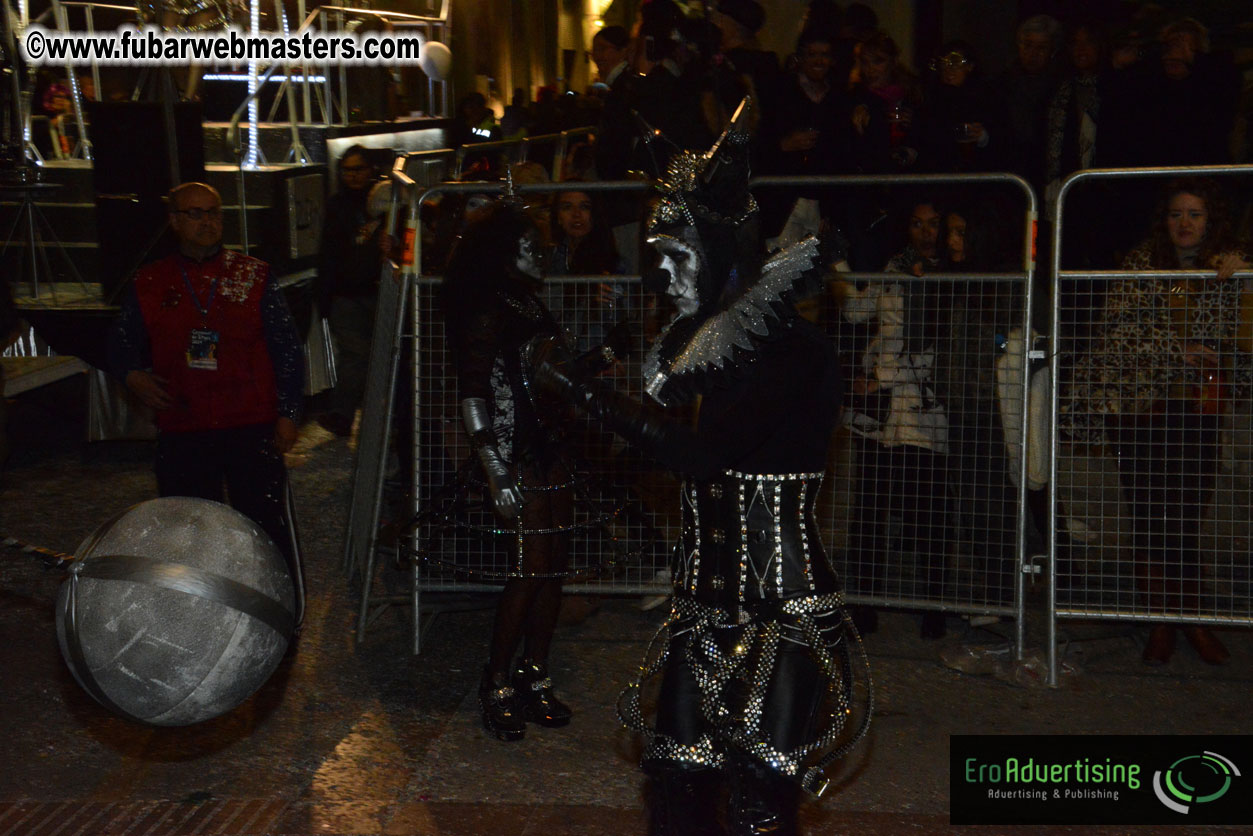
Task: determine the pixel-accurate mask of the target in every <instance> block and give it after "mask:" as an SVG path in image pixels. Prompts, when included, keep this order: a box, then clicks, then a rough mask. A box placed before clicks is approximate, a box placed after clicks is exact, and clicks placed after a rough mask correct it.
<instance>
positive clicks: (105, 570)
mask: <svg viewBox="0 0 1253 836" xmlns="http://www.w3.org/2000/svg"><path fill="white" fill-rule="evenodd" d="M71 574H72V578H71V583H77V579H78V578H80V577H83V578H96V579H97V580H106V581H130V582H132V583H138V584H146V585H148V586H156V587H160V588H162V589H172V590H174V591H175V592H184V593H186V594H188V595H195V596H196V597H197V598H203V599H204V600H206V601H213V602H214V603H218V604H222V605H223V606H227V607H230V608H231V609H234V610H238V611H239V612H241V613H244V614H245V615H250V616H252V617H253V618H255V619H257V620H258V621H260V622H262V623H263V624H266V625H268V626H269V627H271V628H272V629H274V630H275V632H277V633H278V634H279V635H281V636H283V637H284V638H290V637H291V634H292V630H293V629H294V628H295V625H296V620H295V616H294V615H293V613H292V612H291V610H289V609H288V608H287V607H285V606H283V605H282V604H281V603H279V602H278V601H275V600H274V599H273V598H271V597H270V596H268V595H266V594H265V593H263V592H259V591H258V590H255V589H253V588H252V587H250V586H248V585H246V584H242V583H240V582H239V581H236V580H232V579H230V578H225V577H222V576H221V575H218V574H215V573H213V572H206V571H204V570H203V569H196V568H194V567H191V566H184V565H183V564H181V563H170V562H168V561H165V560H160V559H157V558H152V557H140V556H139V555H130V554H127V555H117V554H110V555H92V556H91V557H90V558H88V559H86V560H83V561H81V562H80V563H78V564H76V565H75V566H74V568H73V569H72V570H71Z"/></svg>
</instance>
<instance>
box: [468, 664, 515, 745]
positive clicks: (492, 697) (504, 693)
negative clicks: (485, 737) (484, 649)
mask: <svg viewBox="0 0 1253 836" xmlns="http://www.w3.org/2000/svg"><path fill="white" fill-rule="evenodd" d="M479 710H480V711H481V712H482V714H483V727H484V728H486V729H487V730H488V731H489V732H491V733H492V734H494V735H495V736H496V737H497V739H499V740H521V739H522V736H523V735H524V734H526V720H525V719H524V718H523V716H522V701H521V700H520V699H519V698H518V692H517V691H515V690H514V689H513V687H512V686H511V685H510V684H509V681H508V680H507V679H506V678H505V677H504V676H495V677H493V676H492V673H491V671H489V670H487V669H486V668H485V669H484V670H483V681H482V682H480V683H479Z"/></svg>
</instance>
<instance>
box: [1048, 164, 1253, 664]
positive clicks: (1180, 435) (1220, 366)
mask: <svg viewBox="0 0 1253 836" xmlns="http://www.w3.org/2000/svg"><path fill="white" fill-rule="evenodd" d="M1249 266H1250V265H1249V256H1248V253H1247V251H1246V250H1244V249H1242V248H1240V247H1239V246H1237V245H1236V243H1235V242H1234V240H1233V238H1232V233H1231V225H1230V221H1229V220H1228V217H1227V214H1226V207H1225V202H1224V201H1223V199H1222V195H1221V192H1220V191H1219V189H1218V187H1217V186H1216V185H1215V184H1214V183H1213V182H1211V181H1208V180H1202V179H1184V180H1176V181H1173V182H1171V183H1170V184H1168V186H1167V188H1166V189H1165V191H1164V192H1163V199H1162V201H1161V204H1160V205H1159V207H1158V210H1157V221H1156V222H1155V224H1154V226H1153V229H1152V232H1151V233H1150V235H1149V238H1148V239H1147V240H1146V241H1144V242H1143V243H1142V244H1140V246H1138V247H1136V248H1135V249H1134V250H1132V251H1131V252H1130V253H1128V254H1127V257H1126V258H1125V259H1124V260H1123V263H1122V267H1123V269H1125V270H1146V271H1147V270H1191V271H1197V270H1204V271H1210V270H1212V271H1214V272H1213V273H1212V274H1211V275H1209V276H1207V277H1203V278H1185V277H1172V276H1170V275H1169V274H1166V275H1155V276H1143V277H1141V276H1136V277H1133V278H1126V279H1121V280H1119V281H1117V282H1115V283H1114V284H1113V286H1112V287H1111V289H1110V291H1109V294H1108V296H1107V298H1106V301H1105V305H1104V310H1103V313H1102V317H1101V320H1100V322H1099V323H1098V325H1097V328H1096V333H1095V335H1094V338H1093V340H1092V349H1091V351H1090V352H1089V353H1088V354H1087V355H1086V356H1085V357H1082V358H1080V359H1079V361H1078V362H1077V363H1076V370H1075V380H1074V382H1073V385H1072V387H1071V389H1070V394H1069V397H1068V398H1066V399H1065V403H1064V405H1063V413H1064V414H1063V416H1062V420H1063V426H1064V427H1065V428H1066V429H1067V430H1068V433H1069V435H1070V436H1071V439H1072V440H1073V441H1075V442H1077V443H1080V444H1084V443H1087V444H1102V443H1108V444H1111V445H1112V446H1113V447H1114V448H1115V451H1116V453H1117V455H1118V458H1119V470H1120V481H1121V482H1122V486H1123V490H1124V494H1125V497H1126V500H1127V503H1128V505H1129V507H1130V510H1131V517H1132V518H1131V524H1132V530H1133V532H1134V548H1135V553H1134V561H1135V570H1136V579H1137V582H1138V585H1139V588H1140V590H1141V591H1142V592H1143V593H1146V600H1145V603H1146V605H1147V610H1146V611H1147V613H1149V614H1153V615H1166V614H1169V615H1172V616H1176V615H1177V616H1180V617H1182V618H1187V617H1189V616H1197V615H1200V614H1201V613H1202V611H1203V608H1202V601H1201V594H1200V563H1201V551H1200V531H1201V524H1202V521H1203V517H1204V514H1205V511H1206V509H1207V508H1208V506H1209V504H1210V501H1211V498H1212V495H1213V490H1214V481H1215V479H1214V477H1215V474H1216V473H1217V471H1218V448H1219V439H1218V434H1219V427H1220V424H1221V422H1222V419H1223V415H1224V414H1225V413H1226V412H1228V411H1229V402H1230V400H1231V399H1232V395H1233V394H1235V393H1236V391H1237V390H1238V391H1241V392H1246V391H1247V389H1248V384H1249V382H1250V380H1253V355H1251V354H1250V349H1251V348H1253V339H1251V336H1253V334H1251V333H1250V324H1249V323H1248V322H1247V321H1242V319H1246V317H1242V315H1241V309H1242V303H1245V307H1247V302H1248V298H1247V297H1246V295H1245V293H1244V290H1243V280H1241V279H1238V278H1235V276H1234V274H1235V273H1236V272H1237V271H1240V270H1248V269H1249ZM1175 633H1176V627H1175V625H1174V624H1167V623H1160V622H1159V623H1158V624H1156V625H1155V626H1154V627H1153V629H1152V631H1151V632H1150V635H1149V641H1148V643H1147V645H1146V647H1145V650H1144V661H1145V663H1147V664H1150V665H1160V664H1164V663H1165V662H1167V661H1168V660H1169V659H1170V656H1171V654H1172V652H1173V650H1174V642H1175ZM1184 635H1185V636H1186V637H1187V639H1188V641H1189V642H1190V643H1191V644H1192V646H1193V647H1194V648H1195V649H1196V651H1197V652H1198V654H1200V656H1201V658H1202V659H1203V660H1204V661H1206V662H1208V663H1210V664H1222V663H1224V662H1226V661H1227V659H1228V658H1229V654H1228V652H1227V649H1226V648H1225V647H1223V645H1222V643H1221V642H1220V641H1219V640H1218V639H1217V638H1216V637H1215V636H1214V635H1213V634H1212V633H1211V632H1210V631H1209V630H1207V629H1206V628H1204V627H1201V626H1190V627H1187V628H1185V630H1184Z"/></svg>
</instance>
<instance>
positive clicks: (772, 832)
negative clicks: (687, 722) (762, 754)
mask: <svg viewBox="0 0 1253 836" xmlns="http://www.w3.org/2000/svg"><path fill="white" fill-rule="evenodd" d="M737 761H738V762H737ZM727 777H728V779H729V783H730V787H731V799H730V802H731V803H730V805H729V806H730V816H729V818H730V821H729V822H728V824H729V825H730V831H731V836H767V834H768V836H797V834H798V833H799V830H798V829H797V821H796V811H797V807H798V805H799V804H800V787H799V786H798V785H797V784H796V783H794V782H792V781H789V780H788V779H786V778H784V777H783V776H781V775H779V774H778V773H776V772H773V771H772V770H770V769H767V768H766V767H764V766H762V765H761V764H757V763H751V762H744V761H742V760H738V759H731V761H730V762H729V763H728V774H727Z"/></svg>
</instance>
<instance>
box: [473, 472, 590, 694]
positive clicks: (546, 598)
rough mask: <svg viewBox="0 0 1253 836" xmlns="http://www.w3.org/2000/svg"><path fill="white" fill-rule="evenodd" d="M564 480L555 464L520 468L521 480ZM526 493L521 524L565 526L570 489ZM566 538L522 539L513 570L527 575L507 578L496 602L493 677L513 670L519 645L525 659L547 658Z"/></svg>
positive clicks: (536, 536) (528, 526) (571, 510)
mask: <svg viewBox="0 0 1253 836" xmlns="http://www.w3.org/2000/svg"><path fill="white" fill-rule="evenodd" d="M568 479H569V475H568V473H567V471H566V470H565V469H564V468H563V467H561V466H559V465H554V466H552V467H550V468H548V469H547V470H544V469H541V468H539V467H536V466H534V465H531V466H528V467H526V468H525V469H524V470H523V473H522V483H523V485H552V484H563V483H564V482H565V481H568ZM525 496H526V504H525V505H524V506H523V508H522V527H523V529H525V530H528V531H533V530H536V529H551V528H560V527H566V526H569V525H570V523H571V521H572V520H573V517H574V499H573V495H572V493H571V491H570V490H569V489H564V490H555V491H530V492H527V493H526V494H525ZM569 537H570V535H569V534H568V533H557V534H528V535H525V536H523V537H522V538H521V540H522V543H521V555H520V556H519V560H518V569H519V570H520V574H524V575H527V576H529V577H519V578H510V579H509V580H508V581H506V582H505V588H504V591H503V592H502V593H501V595H500V601H499V603H497V605H496V623H495V625H494V626H493V628H492V646H491V650H490V655H489V658H488V671H489V672H490V673H491V674H492V676H493V677H504V676H506V675H507V674H508V672H509V671H510V670H511V669H512V666H513V657H514V654H516V653H517V650H518V645H519V644H522V645H523V656H524V657H525V658H527V659H531V660H533V661H535V662H538V663H541V664H542V663H544V662H546V661H547V660H548V648H549V646H550V645H551V644H552V638H553V632H554V631H555V630H556V628H557V615H558V614H559V613H560V611H561V582H562V579H561V578H560V577H552V576H553V575H558V574H559V573H561V572H564V571H565V570H566V564H567V555H568V549H569Z"/></svg>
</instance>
